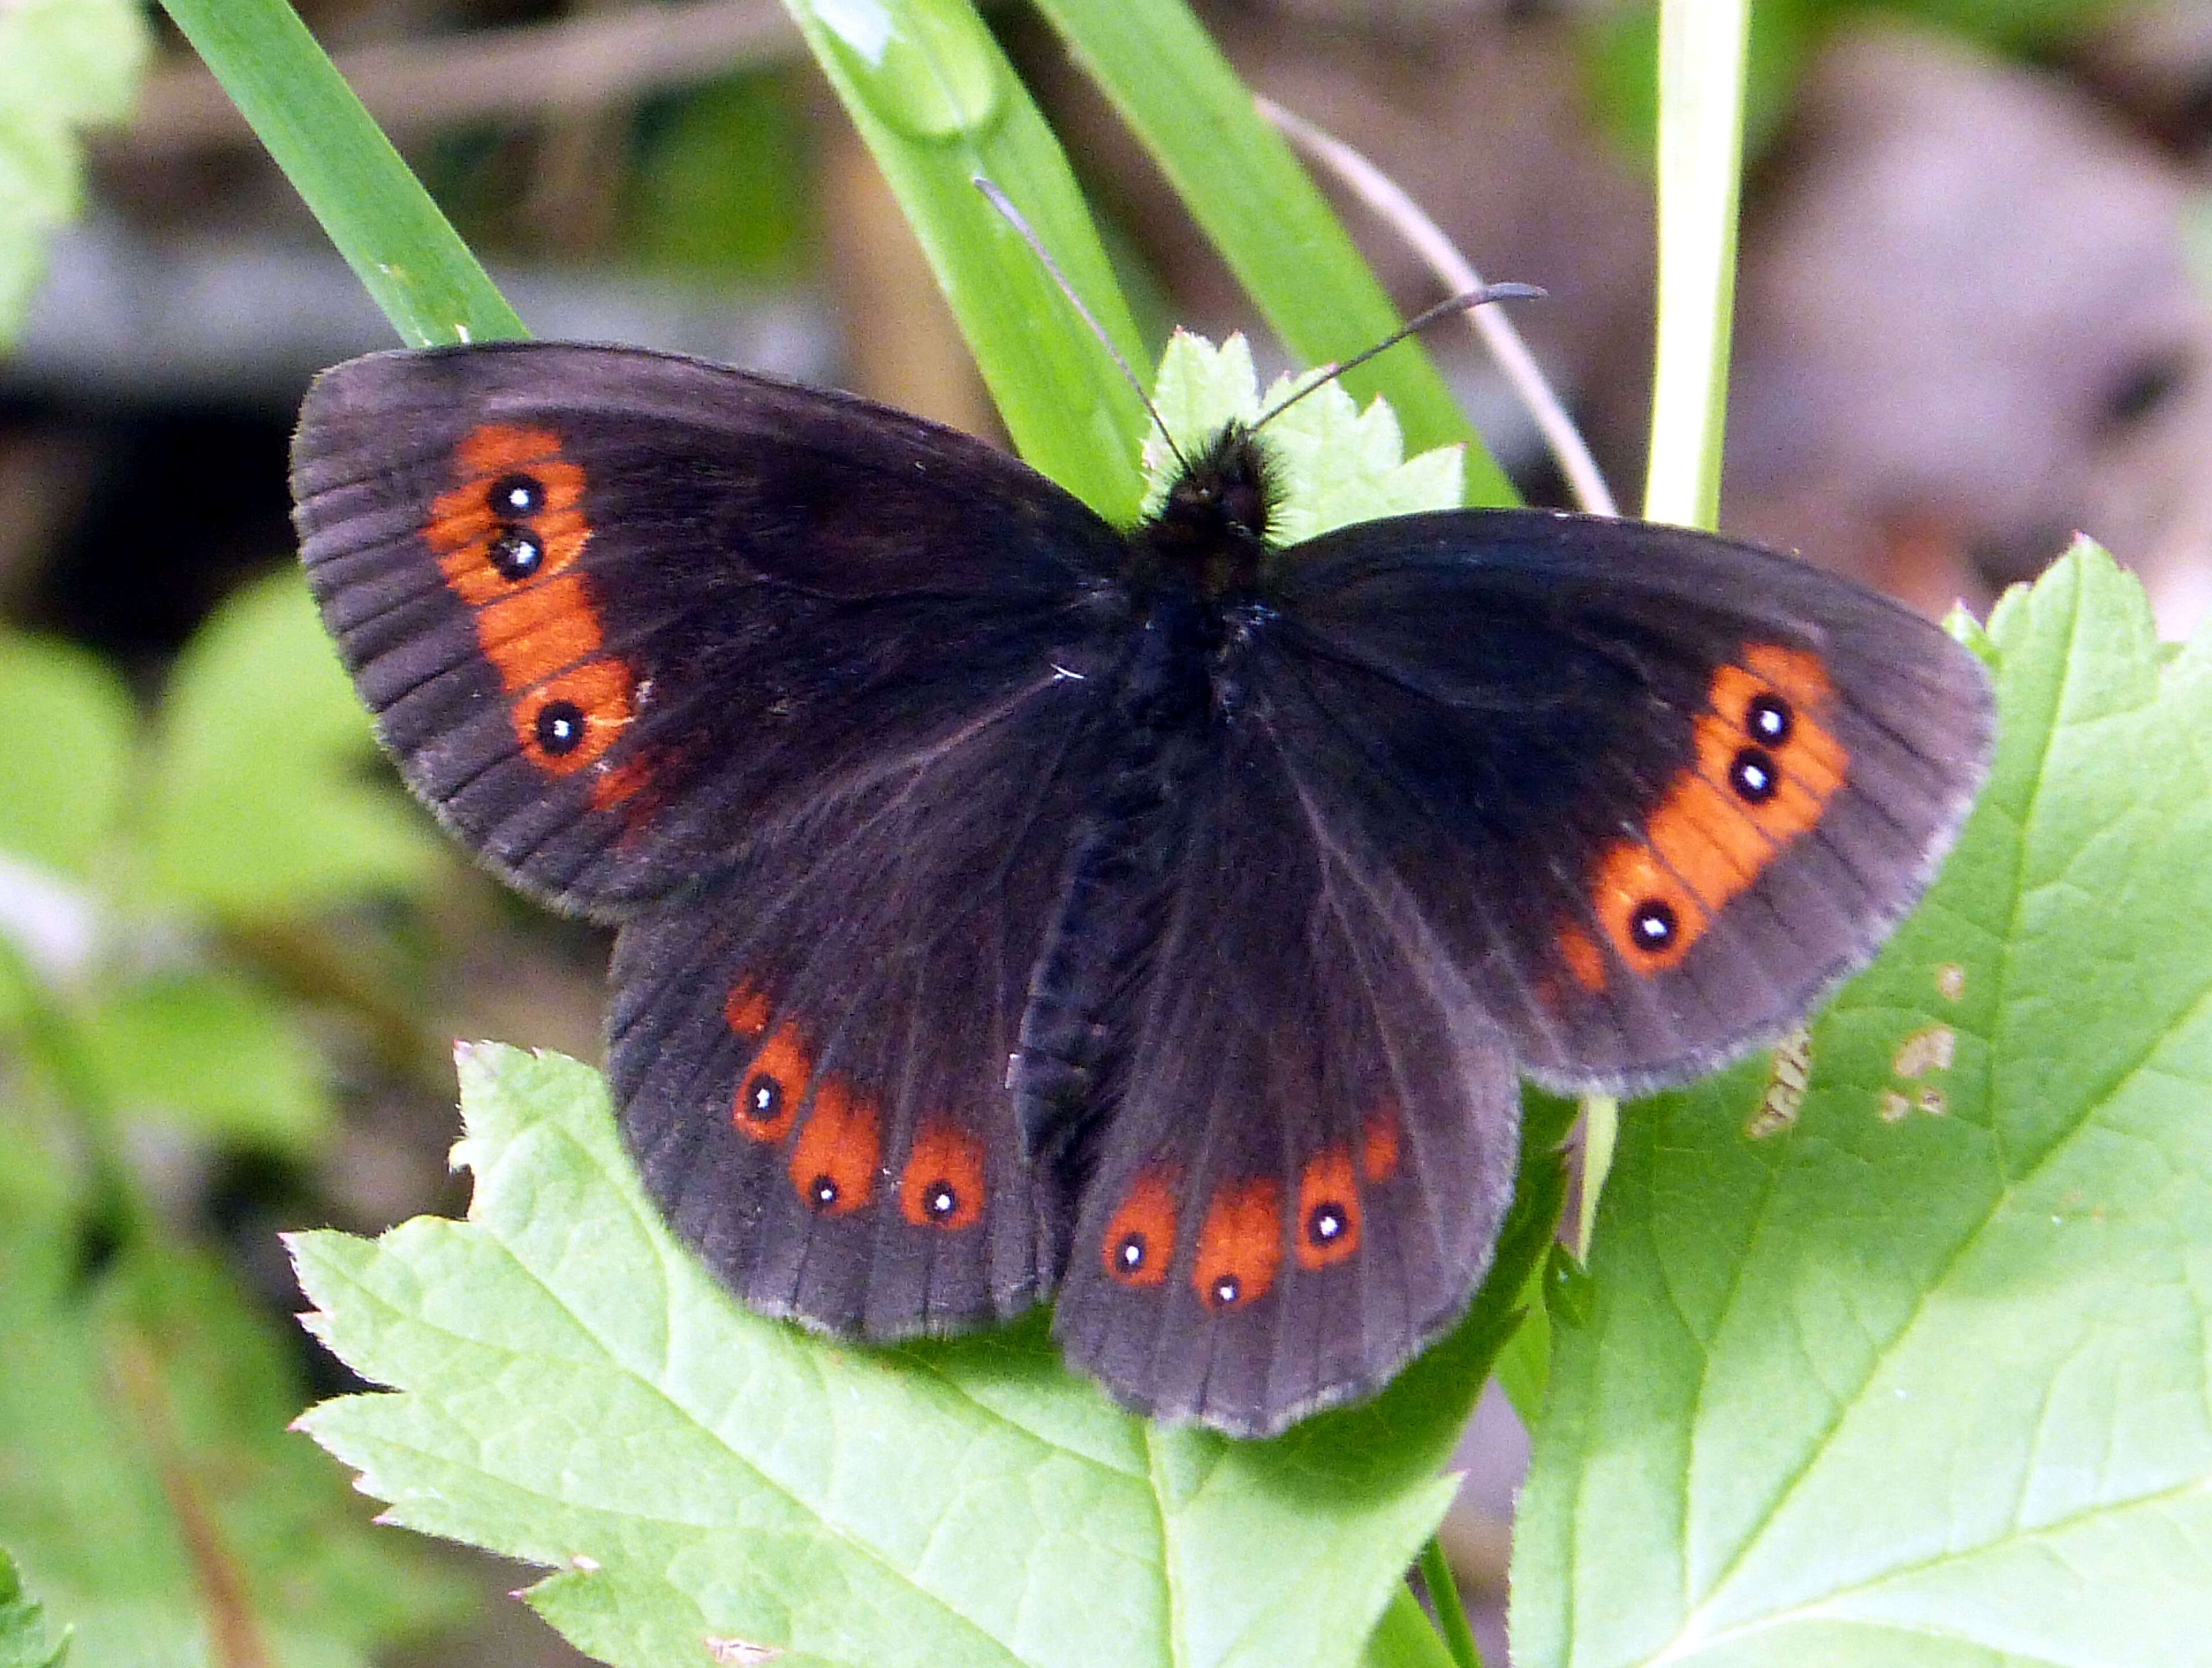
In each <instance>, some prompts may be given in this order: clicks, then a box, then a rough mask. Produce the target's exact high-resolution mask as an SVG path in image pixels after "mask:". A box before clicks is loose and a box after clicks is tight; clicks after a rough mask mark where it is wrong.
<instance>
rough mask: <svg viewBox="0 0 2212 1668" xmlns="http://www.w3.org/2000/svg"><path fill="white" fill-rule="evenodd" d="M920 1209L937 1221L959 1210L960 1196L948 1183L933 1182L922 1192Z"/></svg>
mask: <svg viewBox="0 0 2212 1668" xmlns="http://www.w3.org/2000/svg"><path fill="white" fill-rule="evenodd" d="M921 1208H922V1209H923V1210H927V1211H928V1212H929V1214H930V1215H931V1216H934V1217H936V1218H938V1219H939V1221H942V1220H943V1219H944V1218H945V1217H947V1216H951V1214H952V1213H953V1212H954V1211H956V1210H958V1209H959V1208H960V1195H959V1194H957V1193H956V1192H953V1191H952V1184H951V1182H949V1181H933V1182H931V1183H930V1184H929V1186H927V1188H925V1189H923V1191H922V1206H921Z"/></svg>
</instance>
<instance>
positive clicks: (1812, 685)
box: [1743, 643, 1831, 712]
mask: <svg viewBox="0 0 2212 1668" xmlns="http://www.w3.org/2000/svg"><path fill="white" fill-rule="evenodd" d="M1743 664H1745V665H1746V666H1747V667H1749V668H1750V669H1751V671H1752V672H1753V675H1754V676H1758V677H1760V678H1763V679H1765V682H1767V684H1768V685H1769V686H1770V687H1771V688H1772V689H1773V690H1774V692H1775V693H1776V694H1778V695H1780V696H1781V697H1782V698H1783V699H1784V700H1785V701H1788V702H1789V703H1790V705H1791V706H1793V707H1796V708H1797V709H1798V710H1799V711H1800V712H1804V711H1808V710H1810V709H1812V708H1814V707H1820V706H1824V705H1826V701H1827V699H1828V693H1829V689H1830V687H1831V686H1830V684H1829V682H1828V669H1827V668H1826V666H1824V665H1822V664H1820V656H1819V655H1817V654H1814V652H1812V651H1811V650H1810V649H1790V648H1784V647H1783V646H1782V645H1781V644H1779V643H1753V644H1752V645H1751V646H1749V647H1748V648H1747V649H1745V650H1744V652H1743Z"/></svg>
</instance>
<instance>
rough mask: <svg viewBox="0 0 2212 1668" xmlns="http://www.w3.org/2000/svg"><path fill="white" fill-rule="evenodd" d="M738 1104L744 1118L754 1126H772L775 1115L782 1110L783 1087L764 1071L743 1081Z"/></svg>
mask: <svg viewBox="0 0 2212 1668" xmlns="http://www.w3.org/2000/svg"><path fill="white" fill-rule="evenodd" d="M740 1104H741V1105H743V1106H744V1109H745V1116H746V1117H748V1118H750V1119H752V1120H753V1122H755V1123H756V1124H773V1123H774V1122H775V1115H776V1113H779V1112H781V1111H782V1110H783V1085H782V1084H781V1083H778V1082H776V1080H775V1078H773V1077H769V1075H768V1073H767V1072H765V1071H763V1072H758V1073H756V1074H755V1075H754V1076H752V1077H749V1078H747V1079H746V1080H745V1092H744V1096H743V1099H742V1101H740Z"/></svg>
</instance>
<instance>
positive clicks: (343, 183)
mask: <svg viewBox="0 0 2212 1668" xmlns="http://www.w3.org/2000/svg"><path fill="white" fill-rule="evenodd" d="M162 3H163V5H164V6H165V7H166V8H167V11H168V14H169V15H170V17H171V18H172V19H173V20H174V21H175V23H176V25H177V27H179V29H181V30H183V31H184V33H185V39H187V40H189V41H191V44H192V46H193V48H194V49H195V50H196V51H197V52H198V53H199V55H200V57H201V58H203V59H204V60H205V61H206V64H207V66H208V68H209V69H210V70H213V71H214V72H215V77H216V80H217V81H219V82H222V87H223V90H224V91H225V92H227V93H228V94H230V96H231V99H232V100H233V101H234V103H235V104H236V105H237V106H238V108H239V110H240V113H241V114H243V115H244V116H245V118H246V121H247V122H248V123H250V124H252V128H253V130H254V132H255V133H257V134H258V135H259V136H260V139H261V143H263V144H264V145H265V146H267V147H268V149H269V154H270V155H271V156H273V157H274V158H276V166H277V167H281V168H282V169H283V170H284V173H285V175H286V177H287V178H288V179H290V180H291V182H292V185H293V188H294V189H295V191H298V192H299V193H300V195H301V197H302V198H303V199H304V200H305V201H306V203H307V207H308V208H309V209H312V210H313V213H314V215H315V218H316V219H317V220H319V221H321V222H322V223H323V229H324V230H325V232H327V233H329V234H330V236H331V242H333V243H335V244H336V245H337V247H338V252H339V253H340V254H342V255H343V256H344V257H345V258H346V262H347V264H349V265H350V266H351V267H352V268H353V270H354V271H355V273H356V275H357V276H359V277H360V279H361V281H362V284H363V285H365V286H366V287H367V288H368V293H369V294H370V295H371V296H372V297H373V298H374V300H375V301H376V304H377V306H380V307H381V308H383V309H384V316H385V317H386V318H389V319H390V320H391V321H392V328H393V329H395V330H397V331H398V332H399V335H400V338H401V340H403V341H404V342H405V343H407V344H408V346H410V347H413V348H427V347H430V346H433V345H435V344H436V343H446V342H484V341H489V340H492V339H494V338H495V337H520V336H526V335H528V334H529V332H528V331H526V330H525V329H524V328H523V325H522V321H521V320H520V318H516V317H515V315H514V310H513V308H511V307H510V306H507V301H506V300H505V298H503V297H502V296H501V294H500V293H499V291H498V290H497V289H495V288H493V286H492V282H491V280H490V279H489V277H487V276H484V270H483V267H481V266H479V265H478V264H477V258H476V257H475V256H474V255H472V254H471V253H470V252H469V250H468V246H466V245H465V244H464V243H463V242H462V241H461V240H460V238H459V235H458V234H456V233H455V232H454V230H453V227H451V226H449V225H447V223H446V217H445V216H444V215H441V214H440V213H439V212H438V206H437V204H435V203H433V202H431V200H430V197H429V193H428V192H427V191H424V190H423V189H422V185H421V183H420V182H419V181H417V180H416V178H415V176H414V175H413V174H412V173H410V172H409V171H408V167H407V165H406V163H404V162H403V161H400V159H399V153H398V151H396V150H394V149H392V143H391V141H390V140H388V139H386V137H385V136H384V135H383V134H382V132H380V130H378V128H377V125H376V124H375V122H374V121H373V120H372V119H370V117H369V114H368V111H366V110H364V109H362V105H361V100H358V99H356V97H354V95H353V91H352V89H351V88H349V87H348V86H347V85H346V84H345V82H344V80H343V78H342V77H341V76H339V74H338V72H337V70H336V69H335V68H334V67H333V66H332V64H331V61H330V59H329V58H326V57H325V56H324V54H323V49H322V48H321V47H319V46H318V45H316V44H315V41H314V37H313V36H312V35H310V34H309V33H307V28H306V26H305V25H303V24H302V23H301V21H300V20H299V18H298V17H297V16H295V15H294V14H293V11H292V9H291V8H290V7H289V6H288V5H286V4H285V3H284V0H162Z"/></svg>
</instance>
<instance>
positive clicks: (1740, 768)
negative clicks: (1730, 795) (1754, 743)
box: [1728, 747, 1775, 805]
mask: <svg viewBox="0 0 2212 1668" xmlns="http://www.w3.org/2000/svg"><path fill="white" fill-rule="evenodd" d="M1728 779H1729V786H1730V787H1732V788H1734V789H1735V794H1736V798H1739V799H1741V800H1743V801H1744V802H1745V803H1746V804H1753V805H1763V804H1765V803H1766V802H1767V801H1768V800H1770V799H1771V798H1774V791H1775V775H1774V755H1772V754H1771V753H1769V752H1768V751H1767V750H1766V749H1765V748H1763V747H1747V748H1744V749H1741V751H1739V752H1738V753H1737V754H1736V755H1735V758H1734V759H1733V760H1731V761H1729V777H1728Z"/></svg>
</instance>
